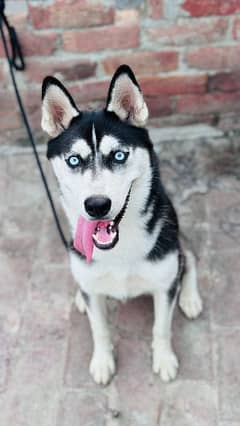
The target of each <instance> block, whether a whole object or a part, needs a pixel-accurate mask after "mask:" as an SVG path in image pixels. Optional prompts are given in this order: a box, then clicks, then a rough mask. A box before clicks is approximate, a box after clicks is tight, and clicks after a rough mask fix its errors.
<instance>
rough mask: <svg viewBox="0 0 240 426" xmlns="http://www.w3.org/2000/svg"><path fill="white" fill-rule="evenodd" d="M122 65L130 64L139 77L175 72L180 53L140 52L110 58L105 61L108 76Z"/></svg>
mask: <svg viewBox="0 0 240 426" xmlns="http://www.w3.org/2000/svg"><path fill="white" fill-rule="evenodd" d="M121 64H128V65H129V66H130V67H132V68H133V70H134V71H135V72H136V73H137V74H138V75H140V74H150V75H151V74H157V73H159V72H166V71H174V70H176V69H177V67H178V53H177V52H173V51H172V52H167V51H163V52H139V53H132V54H126V55H120V56H110V57H108V58H106V59H105V60H104V61H103V66H104V70H105V72H106V73H107V74H112V73H113V72H114V71H115V70H116V68H117V67H119V66H120V65H121Z"/></svg>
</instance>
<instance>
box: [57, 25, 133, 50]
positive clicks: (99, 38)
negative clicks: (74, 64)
mask: <svg viewBox="0 0 240 426" xmlns="http://www.w3.org/2000/svg"><path fill="white" fill-rule="evenodd" d="M63 41H64V49H65V50H66V51H69V52H91V51H97V50H102V49H127V48H131V47H137V46H138V45H139V26H138V25H137V24H133V23H129V24H126V25H123V24H121V25H115V26H114V25H110V26H108V27H101V28H98V29H96V28H95V29H92V30H82V31H66V32H65V33H64V34H63Z"/></svg>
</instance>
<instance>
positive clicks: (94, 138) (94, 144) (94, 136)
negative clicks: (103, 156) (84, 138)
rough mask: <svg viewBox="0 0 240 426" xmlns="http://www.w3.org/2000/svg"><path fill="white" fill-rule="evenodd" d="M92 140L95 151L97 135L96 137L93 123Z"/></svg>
mask: <svg viewBox="0 0 240 426" xmlns="http://www.w3.org/2000/svg"><path fill="white" fill-rule="evenodd" d="M92 141H93V146H94V151H95V152H96V151H97V137H96V131H95V127H94V124H93V126H92Z"/></svg>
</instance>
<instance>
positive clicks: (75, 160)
mask: <svg viewBox="0 0 240 426" xmlns="http://www.w3.org/2000/svg"><path fill="white" fill-rule="evenodd" d="M80 162H81V158H80V155H71V157H68V159H67V160H66V163H67V165H68V166H69V167H71V168H72V169H75V168H76V167H78V166H79V164H80Z"/></svg>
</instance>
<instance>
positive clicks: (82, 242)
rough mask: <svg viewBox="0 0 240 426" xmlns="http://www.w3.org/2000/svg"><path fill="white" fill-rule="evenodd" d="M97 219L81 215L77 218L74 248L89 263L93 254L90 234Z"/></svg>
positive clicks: (94, 227)
mask: <svg viewBox="0 0 240 426" xmlns="http://www.w3.org/2000/svg"><path fill="white" fill-rule="evenodd" d="M97 224H98V221H96V220H86V219H84V218H83V217H82V216H80V217H79V219H78V224H77V230H76V233H75V237H74V241H73V245H74V248H75V249H76V250H78V251H79V252H80V253H82V254H83V255H84V256H86V259H87V263H90V262H91V260H92V255H93V247H94V245H93V240H92V235H93V233H94V231H95V229H96V226H97Z"/></svg>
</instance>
